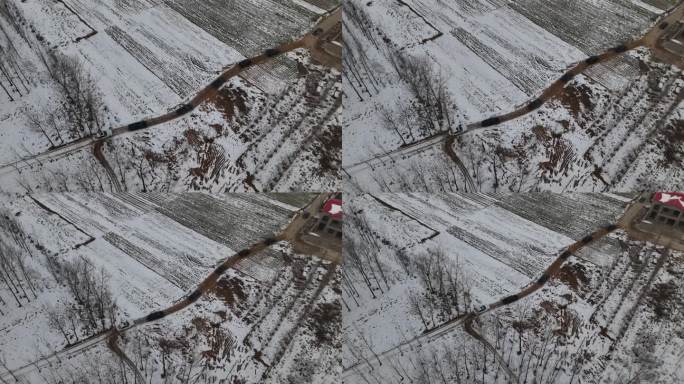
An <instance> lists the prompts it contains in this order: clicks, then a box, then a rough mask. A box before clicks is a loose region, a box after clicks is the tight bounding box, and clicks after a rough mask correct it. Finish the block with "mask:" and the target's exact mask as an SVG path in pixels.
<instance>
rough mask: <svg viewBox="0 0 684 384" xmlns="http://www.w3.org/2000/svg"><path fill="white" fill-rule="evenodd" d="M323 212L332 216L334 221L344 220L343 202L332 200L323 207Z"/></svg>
mask: <svg viewBox="0 0 684 384" xmlns="http://www.w3.org/2000/svg"><path fill="white" fill-rule="evenodd" d="M323 212H325V213H327V214H328V215H330V216H332V218H333V219H341V218H342V200H340V199H330V200H328V201H326V202H325V204H324V205H323Z"/></svg>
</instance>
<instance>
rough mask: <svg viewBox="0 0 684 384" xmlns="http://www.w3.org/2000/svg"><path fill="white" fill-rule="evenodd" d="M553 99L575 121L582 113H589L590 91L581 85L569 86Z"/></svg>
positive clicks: (590, 106)
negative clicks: (565, 109)
mask: <svg viewBox="0 0 684 384" xmlns="http://www.w3.org/2000/svg"><path fill="white" fill-rule="evenodd" d="M555 98H556V99H557V100H558V101H560V103H561V104H562V105H563V106H564V107H565V108H567V109H568V111H570V113H571V114H572V115H573V116H574V117H575V119H577V118H578V117H579V116H580V115H581V114H582V112H583V111H591V110H592V109H593V108H594V103H592V102H591V89H590V88H589V87H588V86H586V85H583V84H570V85H568V86H567V87H565V90H564V91H563V92H561V93H559V94H558V95H557V96H555Z"/></svg>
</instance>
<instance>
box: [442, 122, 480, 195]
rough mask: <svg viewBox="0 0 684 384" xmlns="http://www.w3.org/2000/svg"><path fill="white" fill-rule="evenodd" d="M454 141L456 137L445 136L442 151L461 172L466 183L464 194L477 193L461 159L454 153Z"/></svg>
mask: <svg viewBox="0 0 684 384" xmlns="http://www.w3.org/2000/svg"><path fill="white" fill-rule="evenodd" d="M455 140H456V136H454V135H449V136H447V139H446V141H445V142H444V151H445V152H446V154H447V155H448V156H449V158H450V159H451V160H452V161H453V162H454V163H455V164H456V166H457V167H458V169H459V170H461V173H462V174H463V178H464V179H465V183H466V189H465V192H477V187H475V183H474V182H473V178H472V177H470V172H468V168H466V166H465V164H463V162H462V161H461V159H459V158H458V156H457V155H456V152H454V141H455Z"/></svg>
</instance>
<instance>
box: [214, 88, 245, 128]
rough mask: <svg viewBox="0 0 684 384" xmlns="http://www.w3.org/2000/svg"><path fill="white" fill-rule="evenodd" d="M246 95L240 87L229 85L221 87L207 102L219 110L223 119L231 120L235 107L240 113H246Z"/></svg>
mask: <svg viewBox="0 0 684 384" xmlns="http://www.w3.org/2000/svg"><path fill="white" fill-rule="evenodd" d="M246 97H247V94H246V93H245V91H243V90H242V89H239V88H237V89H236V88H233V87H232V86H229V87H224V88H221V89H220V90H219V91H218V92H217V93H216V95H215V96H212V97H211V98H209V100H208V102H210V103H212V104H213V105H214V106H215V107H216V110H218V111H219V112H221V114H222V115H223V118H224V119H225V121H232V119H233V117H234V116H235V109H236V108H237V110H238V111H239V112H240V113H242V114H245V113H247V104H246V103H245V98H246Z"/></svg>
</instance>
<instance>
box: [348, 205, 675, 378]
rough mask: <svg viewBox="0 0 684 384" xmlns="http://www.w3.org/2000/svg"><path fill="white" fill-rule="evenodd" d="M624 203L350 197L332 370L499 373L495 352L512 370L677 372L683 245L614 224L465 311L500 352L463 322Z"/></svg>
mask: <svg viewBox="0 0 684 384" xmlns="http://www.w3.org/2000/svg"><path fill="white" fill-rule="evenodd" d="M628 202H629V198H627V197H625V196H618V195H597V194H566V195H559V194H547V193H536V194H513V195H495V196H484V195H460V194H424V193H413V194H386V193H384V194H375V195H359V196H356V197H354V198H353V199H351V201H350V202H349V203H348V205H347V211H348V212H349V217H347V218H346V221H345V223H346V225H349V227H347V230H346V231H345V234H346V236H347V237H346V239H345V241H346V245H345V276H344V278H343V282H342V287H343V294H342V299H343V303H344V309H343V316H342V319H343V320H342V324H343V331H342V332H343V337H344V340H345V344H344V348H343V366H344V370H343V375H342V377H343V382H345V383H350V384H351V383H359V382H373V383H396V382H447V383H450V382H461V383H480V382H484V383H506V382H510V381H509V378H508V377H507V375H506V372H505V370H504V369H503V368H502V366H501V365H500V363H501V362H502V361H503V362H504V363H505V365H506V366H508V367H510V370H511V371H512V373H513V374H514V375H516V376H518V377H519V382H536V383H571V382H592V383H624V382H630V381H641V382H649V383H677V382H680V381H681V380H682V379H684V370H682V368H681V366H682V365H681V362H682V359H683V358H684V354H683V353H682V347H683V346H684V334H682V327H681V321H682V319H683V317H682V316H684V314H683V313H682V311H681V305H682V299H681V298H682V290H683V289H684V286H683V285H682V280H681V276H682V275H681V274H682V272H683V271H684V263H683V262H684V254H683V253H681V252H674V251H672V252H664V251H663V249H662V248H660V247H656V246H654V245H653V244H649V243H646V242H638V241H632V240H630V239H628V238H627V236H626V234H625V233H624V232H623V231H617V232H615V233H614V234H613V235H609V236H608V237H605V238H603V239H601V240H599V241H598V242H596V243H594V244H592V245H590V246H589V247H587V248H585V249H582V250H581V251H579V252H578V253H577V254H575V255H573V256H571V257H570V258H569V259H568V260H567V261H566V263H565V264H564V266H563V267H562V269H561V271H560V273H559V275H558V277H556V278H554V279H552V280H550V281H549V282H548V283H547V285H546V286H545V287H544V288H542V289H541V290H540V291H539V292H537V293H534V294H533V295H532V296H530V297H527V298H525V299H522V300H520V301H519V302H517V303H514V304H511V305H508V306H506V307H504V308H500V309H498V310H495V311H493V312H491V313H488V314H486V315H484V316H482V317H480V318H479V319H478V320H477V321H476V322H475V324H474V326H475V328H476V329H477V330H478V331H479V333H480V334H481V335H482V336H483V337H484V338H485V339H486V340H488V342H489V343H491V344H492V345H494V348H495V350H496V353H497V354H498V355H499V357H497V358H495V357H494V355H493V353H492V351H491V350H488V349H485V348H484V346H483V344H482V343H480V342H479V341H478V340H477V339H475V338H473V337H472V336H471V335H469V334H468V333H466V332H465V330H464V326H463V322H462V321H461V320H462V316H463V315H464V314H465V313H467V312H468V311H471V310H473V309H475V308H478V307H479V306H480V305H483V304H490V303H493V302H495V301H497V300H499V299H501V298H502V297H504V296H507V295H510V294H514V293H517V292H518V291H520V290H521V289H522V288H523V287H525V286H527V285H528V283H530V282H531V281H534V280H536V279H537V278H538V277H539V276H540V274H541V271H543V270H544V269H545V268H546V267H547V266H548V265H550V264H551V262H552V261H553V260H554V259H555V258H556V257H557V256H558V254H559V252H560V251H562V250H563V249H564V247H566V246H568V245H570V244H572V243H573V242H575V241H576V240H577V239H580V238H582V237H583V236H584V235H586V234H588V233H591V232H593V231H594V230H595V229H597V228H599V227H600V226H602V225H605V224H607V223H611V222H615V221H616V219H617V218H618V217H619V216H620V215H621V213H622V211H623V210H624V208H625V207H626V205H627V203H628ZM352 223H353V226H352V225H351V224H352ZM366 249H369V250H370V251H365V250H366ZM450 320H451V321H452V322H451V323H449V324H448V325H446V326H443V325H442V324H444V323H445V322H447V321H450ZM435 327H438V328H435ZM435 329H436V330H435ZM428 331H429V332H428ZM635 378H638V379H635Z"/></svg>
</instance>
